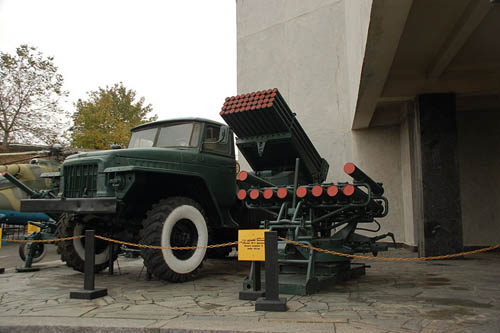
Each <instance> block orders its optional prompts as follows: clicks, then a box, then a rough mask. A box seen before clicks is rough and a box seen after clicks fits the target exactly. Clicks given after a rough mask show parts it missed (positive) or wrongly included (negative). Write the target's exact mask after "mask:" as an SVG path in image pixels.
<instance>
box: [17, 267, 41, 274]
mask: <svg viewBox="0 0 500 333" xmlns="http://www.w3.org/2000/svg"><path fill="white" fill-rule="evenodd" d="M39 270H40V268H37V267H16V272H18V273H29V272H38V271H39Z"/></svg>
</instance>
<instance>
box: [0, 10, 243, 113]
mask: <svg viewBox="0 0 500 333" xmlns="http://www.w3.org/2000/svg"><path fill="white" fill-rule="evenodd" d="M235 6H236V4H235V0H189V1H153V0H142V1H139V0H136V1H129V0H99V1H96V0H85V1H83V0H71V1H68V0H44V1H40V0H0V51H2V52H8V53H11V54H13V53H14V51H15V49H16V47H17V46H19V45H21V44H28V45H30V46H36V47H38V49H39V51H41V52H43V54H44V55H46V56H53V57H54V62H55V64H56V65H57V66H58V67H59V72H60V73H61V74H62V75H63V77H64V81H65V89H66V90H67V91H69V93H70V95H69V97H68V100H67V102H66V103H65V104H64V107H65V108H66V109H67V110H69V111H71V112H73V111H74V106H73V103H74V102H76V101H77V100H78V99H79V98H81V99H86V96H87V92H89V91H94V90H97V89H98V88H99V87H103V88H104V87H106V86H112V85H113V84H115V83H119V82H123V84H124V85H125V87H127V88H128V89H134V90H135V91H136V92H137V96H138V97H144V98H145V101H146V104H151V105H152V106H153V113H155V114H157V115H158V118H159V119H169V118H177V117H203V118H208V119H213V120H217V121H221V122H222V118H221V117H220V116H219V112H220V109H221V107H222V104H223V102H224V98H225V97H227V96H232V95H235V94H236V8H235Z"/></svg>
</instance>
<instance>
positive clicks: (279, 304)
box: [255, 297, 287, 312]
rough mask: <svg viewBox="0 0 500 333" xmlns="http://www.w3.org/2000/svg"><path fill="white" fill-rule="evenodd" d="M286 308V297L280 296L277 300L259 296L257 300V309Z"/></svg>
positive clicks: (283, 309)
mask: <svg viewBox="0 0 500 333" xmlns="http://www.w3.org/2000/svg"><path fill="white" fill-rule="evenodd" d="M286 310H287V309H286V298H285V297H280V298H279V299H277V300H268V299H266V298H259V299H258V300H257V302H255V311H272V312H285V311H286Z"/></svg>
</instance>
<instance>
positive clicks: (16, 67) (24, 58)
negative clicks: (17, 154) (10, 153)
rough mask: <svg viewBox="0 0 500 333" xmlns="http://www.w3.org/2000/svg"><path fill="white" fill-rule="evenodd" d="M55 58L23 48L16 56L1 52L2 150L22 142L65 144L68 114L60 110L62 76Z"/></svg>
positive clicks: (0, 107)
mask: <svg viewBox="0 0 500 333" xmlns="http://www.w3.org/2000/svg"><path fill="white" fill-rule="evenodd" d="M53 60H54V58H52V57H45V56H44V55H43V54H42V53H41V52H39V51H37V48H36V47H30V46H27V45H21V46H19V47H18V48H17V49H16V53H15V54H14V55H11V54H8V53H4V52H0V134H1V135H2V139H3V140H2V142H3V148H4V149H6V148H7V147H8V144H9V142H11V141H12V140H16V141H18V142H23V143H45V144H52V143H56V142H59V143H63V142H61V139H62V138H64V135H63V131H64V127H65V126H67V121H68V120H69V114H68V113H67V112H66V111H64V110H63V109H61V108H60V107H59V100H60V98H61V97H64V96H66V95H67V92H65V91H63V89H62V86H63V81H64V80H63V77H62V76H61V74H59V73H58V72H57V70H58V68H57V67H56V66H55V65H54V62H53Z"/></svg>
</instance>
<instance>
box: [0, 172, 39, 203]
mask: <svg viewBox="0 0 500 333" xmlns="http://www.w3.org/2000/svg"><path fill="white" fill-rule="evenodd" d="M2 176H4V177H5V179H7V180H9V181H10V182H11V183H12V184H14V185H16V186H17V187H18V188H20V189H21V191H23V192H24V193H26V194H27V195H29V196H30V197H31V196H33V195H35V194H36V192H35V191H33V190H32V189H31V188H30V187H28V186H26V185H25V184H24V183H23V182H22V181H20V180H18V179H17V178H16V177H14V176H12V175H11V174H10V173H8V172H6V171H4V172H2Z"/></svg>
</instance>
